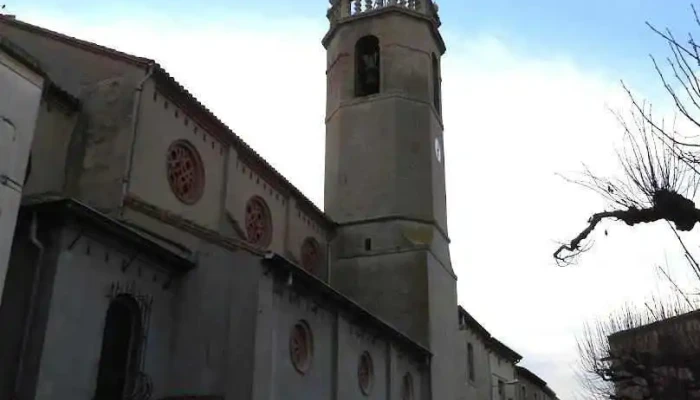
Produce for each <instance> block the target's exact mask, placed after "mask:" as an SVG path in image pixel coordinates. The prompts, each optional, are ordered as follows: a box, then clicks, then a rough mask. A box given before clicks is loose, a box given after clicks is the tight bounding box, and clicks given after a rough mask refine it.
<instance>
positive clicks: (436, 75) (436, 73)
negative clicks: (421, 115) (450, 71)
mask: <svg viewBox="0 0 700 400" xmlns="http://www.w3.org/2000/svg"><path fill="white" fill-rule="evenodd" d="M432 58H433V68H432V75H433V104H434V105H435V111H437V112H438V114H440V112H441V110H440V103H441V101H440V97H441V93H440V91H441V89H440V86H441V83H440V63H439V61H438V58H437V56H435V53H433V54H432Z"/></svg>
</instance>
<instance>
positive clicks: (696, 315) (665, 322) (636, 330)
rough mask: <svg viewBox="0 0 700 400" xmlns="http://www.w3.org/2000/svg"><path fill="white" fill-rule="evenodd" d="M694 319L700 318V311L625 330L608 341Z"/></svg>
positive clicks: (612, 335)
mask: <svg viewBox="0 0 700 400" xmlns="http://www.w3.org/2000/svg"><path fill="white" fill-rule="evenodd" d="M692 318H700V310H694V311H690V312H687V313H685V314H680V315H676V316H673V317H670V318H666V319H662V320H660V321H655V322H652V323H650V324H646V325H641V326H637V327H634V328H630V329H625V330H623V331H618V332H615V333H613V334H611V335H609V336H608V340H610V339H613V340H614V339H615V338H618V337H621V336H626V335H630V334H632V333H642V332H648V331H651V330H653V329H656V328H660V327H664V326H669V325H670V324H672V323H677V322H683V321H685V320H689V319H692Z"/></svg>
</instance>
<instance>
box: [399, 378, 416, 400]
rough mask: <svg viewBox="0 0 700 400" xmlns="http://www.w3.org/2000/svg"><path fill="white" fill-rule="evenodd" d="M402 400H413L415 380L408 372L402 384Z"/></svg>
mask: <svg viewBox="0 0 700 400" xmlns="http://www.w3.org/2000/svg"><path fill="white" fill-rule="evenodd" d="M401 400H413V378H412V377H411V374H409V373H408V372H407V373H406V375H404V376H403V381H402V382H401Z"/></svg>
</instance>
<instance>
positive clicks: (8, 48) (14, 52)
mask: <svg viewBox="0 0 700 400" xmlns="http://www.w3.org/2000/svg"><path fill="white" fill-rule="evenodd" d="M0 50H2V51H4V52H5V53H7V54H9V55H10V56H12V58H14V59H15V60H17V61H19V62H21V63H22V64H24V66H26V67H27V68H29V69H30V70H32V71H34V72H35V73H36V74H38V75H40V76H42V77H44V78H45V77H46V73H45V72H44V70H43V69H42V68H41V65H40V64H39V61H38V60H37V59H36V58H34V57H32V56H31V55H30V54H29V53H27V52H26V51H24V49H22V48H21V47H19V46H17V45H16V44H15V43H13V42H12V41H10V40H9V39H8V38H6V37H3V36H0Z"/></svg>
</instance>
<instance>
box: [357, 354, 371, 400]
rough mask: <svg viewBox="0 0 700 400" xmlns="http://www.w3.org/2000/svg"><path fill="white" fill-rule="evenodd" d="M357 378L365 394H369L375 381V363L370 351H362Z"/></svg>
mask: <svg viewBox="0 0 700 400" xmlns="http://www.w3.org/2000/svg"><path fill="white" fill-rule="evenodd" d="M357 380H358V383H359V384H360V390H361V391H362V394H364V395H365V396H369V394H370V392H371V391H372V384H373V383H374V365H373V363H372V357H371V356H370V355H369V353H368V352H364V353H362V355H361V356H360V364H359V366H358V368H357Z"/></svg>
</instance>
